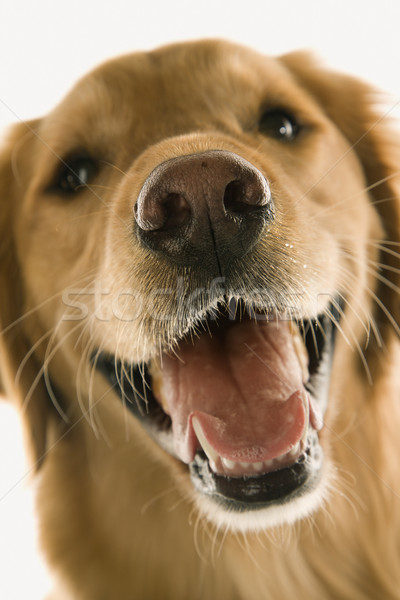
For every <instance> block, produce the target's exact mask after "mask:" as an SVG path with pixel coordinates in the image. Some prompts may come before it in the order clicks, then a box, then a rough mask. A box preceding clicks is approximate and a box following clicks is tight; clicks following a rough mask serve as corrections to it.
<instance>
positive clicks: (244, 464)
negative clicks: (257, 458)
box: [239, 461, 251, 469]
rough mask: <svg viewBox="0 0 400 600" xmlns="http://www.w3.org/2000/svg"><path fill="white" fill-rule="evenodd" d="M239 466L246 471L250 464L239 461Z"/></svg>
mask: <svg viewBox="0 0 400 600" xmlns="http://www.w3.org/2000/svg"><path fill="white" fill-rule="evenodd" d="M239 465H240V466H241V467H244V468H245V469H248V468H249V467H250V465H251V463H249V462H244V461H239Z"/></svg>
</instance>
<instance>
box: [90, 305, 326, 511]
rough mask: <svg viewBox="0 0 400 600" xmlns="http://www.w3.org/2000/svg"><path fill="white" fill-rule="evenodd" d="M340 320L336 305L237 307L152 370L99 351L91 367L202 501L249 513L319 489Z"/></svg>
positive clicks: (206, 322)
mask: <svg viewBox="0 0 400 600" xmlns="http://www.w3.org/2000/svg"><path fill="white" fill-rule="evenodd" d="M336 318H337V317H336ZM334 320H335V315H334V312H333V306H331V307H330V308H328V309H327V310H326V311H325V313H324V314H323V315H321V316H319V317H318V318H316V319H315V320H290V319H284V318H283V316H280V315H279V314H275V313H273V312H270V313H268V314H267V315H260V314H257V315H256V314H255V313H254V312H252V311H251V310H249V309H248V308H247V307H246V305H245V304H244V302H243V301H241V300H231V301H230V302H229V303H228V302H227V303H225V304H222V303H221V304H220V305H219V310H218V311H215V310H214V311H213V312H212V313H210V316H209V317H207V318H206V319H203V320H202V322H201V329H202V331H201V332H199V330H198V329H197V330H196V332H194V331H192V332H191V335H187V336H185V338H184V339H182V340H180V341H179V342H178V343H177V344H176V345H175V347H174V352H165V353H163V354H162V355H161V356H158V357H157V358H156V359H153V360H152V361H150V362H149V363H147V364H145V365H133V364H129V363H127V362H121V361H119V360H116V359H115V357H113V356H110V355H106V354H104V353H96V355H95V356H94V357H93V363H94V364H95V366H96V368H97V369H98V370H99V371H100V372H101V373H102V374H103V375H104V376H105V377H106V379H107V380H108V381H109V383H110V384H111V385H112V386H114V387H115V388H116V390H117V391H118V393H119V396H120V398H121V400H122V401H123V403H124V404H125V405H126V406H127V407H128V408H129V409H130V411H131V412H132V413H133V414H134V415H135V417H137V418H138V419H139V420H140V421H141V423H142V424H143V426H144V427H145V428H146V430H147V431H148V433H149V434H150V435H151V436H152V437H153V438H154V439H155V440H156V441H157V442H158V443H159V445H160V446H161V447H163V448H164V449H165V450H166V451H167V452H169V453H170V454H171V455H173V456H174V457H175V458H176V459H178V460H180V461H181V462H182V463H184V464H186V465H188V468H189V471H190V475H191V478H192V482H193V484H194V486H195V488H196V489H197V490H198V491H199V492H200V493H201V494H204V495H206V496H207V497H208V498H211V499H212V500H213V501H215V502H217V503H218V504H219V505H220V506H223V507H224V508H229V509H230V510H236V511H240V512H243V511H248V510H254V509H259V508H265V507H268V506H270V505H272V504H283V503H285V502H288V501H290V500H292V499H294V498H297V497H298V496H301V495H304V494H307V493H308V492H310V491H312V490H314V489H315V488H316V487H317V485H318V483H319V480H320V477H321V472H322V465H323V451H322V448H321V446H320V443H319V436H318V432H319V431H320V430H321V429H322V426H323V414H324V412H325V410H326V405H327V396H328V386H329V374H330V365H331V357H332V352H333V345H334V331H335V327H334V324H333V322H334Z"/></svg>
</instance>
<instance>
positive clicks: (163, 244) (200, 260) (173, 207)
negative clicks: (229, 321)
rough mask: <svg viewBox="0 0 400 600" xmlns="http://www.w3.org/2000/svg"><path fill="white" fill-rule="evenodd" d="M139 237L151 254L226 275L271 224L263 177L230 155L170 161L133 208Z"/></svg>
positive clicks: (152, 176) (152, 178)
mask: <svg viewBox="0 0 400 600" xmlns="http://www.w3.org/2000/svg"><path fill="white" fill-rule="evenodd" d="M135 219H136V224H137V235H138V237H139V239H140V240H141V242H142V243H143V244H144V245H145V246H146V247H147V248H150V249H151V250H152V251H154V252H157V253H161V254H163V255H164V256H166V257H168V258H170V259H172V260H173V261H174V262H176V263H178V264H180V265H185V266H191V265H193V266H194V265H203V266H204V267H208V266H211V264H212V263H214V266H217V268H218V270H219V274H220V275H222V274H225V271H226V269H227V268H228V267H229V266H230V264H231V263H232V261H233V260H234V259H237V258H241V257H243V256H244V255H245V254H247V253H248V252H249V250H251V248H252V247H253V246H254V244H255V243H256V242H257V240H258V239H259V237H260V234H261V232H262V230H263V228H264V226H265V224H266V223H267V222H269V221H271V220H272V219H273V205H272V201H271V192H270V188H269V185H268V183H267V181H266V179H265V177H264V176H263V175H262V174H261V173H260V171H258V169H256V168H255V167H254V166H253V165H252V164H251V163H249V162H248V161H246V160H245V159H243V158H241V157H240V156H238V155H237V154H234V153H232V152H226V151H222V150H211V151H208V152H203V153H201V154H190V155H187V156H179V157H177V158H172V159H170V160H168V161H166V162H164V163H161V164H160V165H159V166H158V167H156V168H155V169H154V171H152V173H150V175H149V176H148V178H147V179H146V181H145V183H144V185H143V187H142V189H141V191H140V193H139V197H138V199H137V202H136V205H135Z"/></svg>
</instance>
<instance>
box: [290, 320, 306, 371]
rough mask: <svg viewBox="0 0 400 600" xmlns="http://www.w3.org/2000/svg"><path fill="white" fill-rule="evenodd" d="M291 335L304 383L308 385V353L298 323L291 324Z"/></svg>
mask: <svg viewBox="0 0 400 600" xmlns="http://www.w3.org/2000/svg"><path fill="white" fill-rule="evenodd" d="M290 333H291V335H292V342H293V348H294V351H295V353H296V356H297V360H298V361H299V364H300V368H301V373H302V377H303V383H307V381H308V379H309V377H310V373H309V371H308V352H307V349H306V347H305V345H304V342H303V338H302V335H301V333H300V330H299V328H298V326H297V325H296V323H294V322H293V321H291V322H290Z"/></svg>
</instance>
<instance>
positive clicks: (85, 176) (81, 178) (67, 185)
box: [56, 156, 98, 194]
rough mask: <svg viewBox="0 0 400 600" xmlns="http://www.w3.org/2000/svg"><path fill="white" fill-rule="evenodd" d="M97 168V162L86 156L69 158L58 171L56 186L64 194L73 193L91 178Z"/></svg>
mask: <svg viewBox="0 0 400 600" xmlns="http://www.w3.org/2000/svg"><path fill="white" fill-rule="evenodd" d="M97 170H98V165H97V162H96V161H95V160H93V159H92V158H90V157H88V156H83V157H77V158H73V159H70V160H68V161H66V162H65V164H64V165H63V167H62V169H61V171H60V172H59V174H58V177H57V185H56V187H57V188H58V190H60V191H61V192H63V193H65V194H75V193H77V192H78V191H79V190H80V189H81V188H82V187H84V186H85V185H88V184H89V183H90V182H91V181H92V180H93V178H94V176H95V175H96V173H97Z"/></svg>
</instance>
